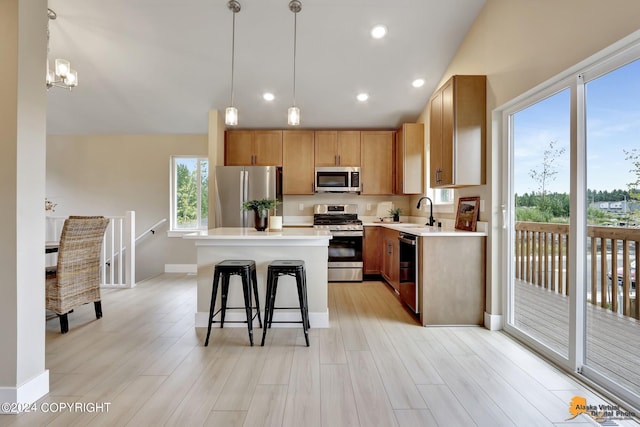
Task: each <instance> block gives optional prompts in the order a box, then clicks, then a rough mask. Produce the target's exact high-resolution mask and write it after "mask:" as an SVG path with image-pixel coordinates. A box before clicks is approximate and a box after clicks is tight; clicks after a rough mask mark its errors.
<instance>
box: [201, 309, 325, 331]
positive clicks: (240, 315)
mask: <svg viewBox="0 0 640 427" xmlns="http://www.w3.org/2000/svg"><path fill="white" fill-rule="evenodd" d="M263 314H264V313H261V315H263ZM219 316H220V315H218V317H216V320H217V319H219ZM262 319H263V320H264V316H263V317H262ZM227 320H230V321H244V320H246V315H245V314H244V312H241V311H231V310H230V311H228V312H227V314H226V316H225V324H224V326H225V327H229V328H246V324H245V323H226V321H227ZM299 320H300V313H295V312H277V311H274V313H273V321H274V322H276V321H278V322H280V321H283V322H287V321H292V322H295V321H299ZM208 321H209V313H208V312H203V311H199V312H197V313H196V318H195V323H196V328H206V327H207V322H208ZM309 324H310V325H311V328H328V327H329V310H327V311H326V312H324V313H322V312H313V311H312V312H309ZM253 326H254V327H255V328H257V327H258V319H257V318H256V319H253ZM213 327H215V328H219V327H220V323H214V324H213ZM272 327H273V328H299V327H300V323H274V324H273V325H272Z"/></svg>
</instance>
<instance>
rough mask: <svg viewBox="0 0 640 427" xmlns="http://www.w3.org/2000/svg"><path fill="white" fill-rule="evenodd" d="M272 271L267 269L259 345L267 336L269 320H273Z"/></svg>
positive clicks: (269, 325)
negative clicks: (262, 322)
mask: <svg viewBox="0 0 640 427" xmlns="http://www.w3.org/2000/svg"><path fill="white" fill-rule="evenodd" d="M273 298H274V293H273V272H272V271H271V269H270V268H269V269H267V293H266V294H265V298H264V305H265V307H264V325H262V342H261V343H260V345H261V346H263V347H264V340H265V338H266V337H267V329H268V328H270V327H271V321H272V320H273V317H272V316H273V314H272V313H273V312H272V310H271V307H273Z"/></svg>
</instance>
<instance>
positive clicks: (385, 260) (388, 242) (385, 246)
mask: <svg viewBox="0 0 640 427" xmlns="http://www.w3.org/2000/svg"><path fill="white" fill-rule="evenodd" d="M399 235H400V232H398V231H396V230H391V229H390V228H384V229H383V230H382V251H383V252H382V267H381V271H380V272H381V273H382V277H384V279H385V280H386V281H387V283H389V284H390V285H391V287H393V289H395V290H396V291H398V287H399V284H400V283H399V276H400V275H399V271H400V242H399V241H398V236H399Z"/></svg>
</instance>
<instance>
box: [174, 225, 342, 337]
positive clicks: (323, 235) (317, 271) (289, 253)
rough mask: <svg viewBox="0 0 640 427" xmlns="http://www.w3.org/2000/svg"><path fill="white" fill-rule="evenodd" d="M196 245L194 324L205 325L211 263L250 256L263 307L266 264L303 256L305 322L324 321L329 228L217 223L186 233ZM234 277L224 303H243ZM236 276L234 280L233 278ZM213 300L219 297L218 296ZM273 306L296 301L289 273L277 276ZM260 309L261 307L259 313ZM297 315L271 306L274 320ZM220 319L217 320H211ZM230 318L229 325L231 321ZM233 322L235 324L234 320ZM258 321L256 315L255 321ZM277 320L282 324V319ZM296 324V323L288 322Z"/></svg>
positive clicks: (235, 314)
mask: <svg viewBox="0 0 640 427" xmlns="http://www.w3.org/2000/svg"><path fill="white" fill-rule="evenodd" d="M183 238H184V239H189V240H193V241H194V243H195V245H196V250H197V265H198V288H197V308H196V310H197V311H196V319H195V326H196V327H206V326H207V321H208V318H209V305H210V303H211V288H212V282H213V268H214V265H215V264H217V263H218V262H220V261H223V260H225V259H252V260H254V261H255V262H256V270H257V276H258V296H259V301H260V308H261V309H262V310H264V302H265V292H266V277H267V267H268V265H269V263H270V262H271V261H273V260H276V259H300V260H303V261H304V262H305V267H306V273H307V296H308V301H309V322H310V324H311V327H312V328H328V327H329V310H328V303H327V301H328V295H327V292H328V289H327V260H328V246H329V240H330V239H331V234H330V233H329V232H328V231H321V230H314V229H312V228H285V229H283V230H279V231H256V230H255V229H254V228H238V227H221V228H213V229H210V230H207V231H201V232H196V233H191V234H187V235H185V236H184V237H183ZM239 280H240V279H239V277H237V276H236V277H234V278H232V279H231V285H230V287H229V296H228V298H229V300H228V303H227V305H228V306H229V307H242V306H244V300H243V296H242V286H241V284H240V282H239ZM236 281H237V282H236ZM217 301H221V298H220V297H218V299H217ZM276 306H284V307H297V306H298V297H297V291H296V286H295V280H294V278H293V277H288V276H282V277H281V278H280V280H279V281H278V294H277V298H276ZM263 314H264V313H263ZM245 318H246V317H245V312H244V309H243V310H228V311H227V319H228V320H244V319H245ZM299 319H300V312H299V311H296V310H285V311H277V310H276V311H275V312H274V321H279V320H292V321H297V320H299ZM214 325H219V324H214ZM233 325H234V324H233V323H230V324H229V326H233ZM235 325H237V324H235ZM255 325H257V320H256V321H255ZM280 325H285V326H286V325H287V324H286V323H283V324H280ZM290 325H291V326H295V327H299V326H300V325H299V324H295V323H291V324H290Z"/></svg>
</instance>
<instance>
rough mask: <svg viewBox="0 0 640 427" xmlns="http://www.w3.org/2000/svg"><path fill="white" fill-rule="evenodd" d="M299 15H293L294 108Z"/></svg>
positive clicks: (294, 104) (294, 101) (295, 13)
mask: <svg viewBox="0 0 640 427" xmlns="http://www.w3.org/2000/svg"><path fill="white" fill-rule="evenodd" d="M297 18H298V13H297V12H294V14H293V106H294V107H295V106H296V44H297V43H296V42H297V34H298V19H297Z"/></svg>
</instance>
